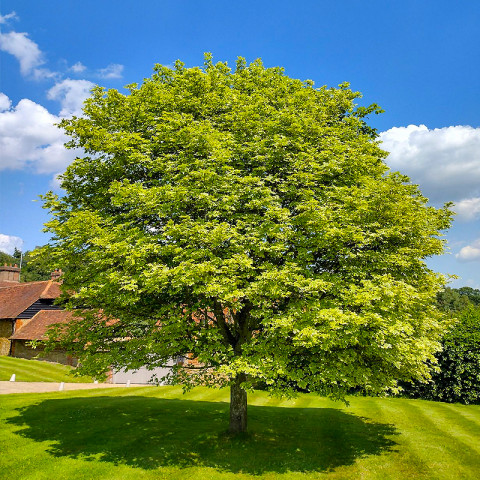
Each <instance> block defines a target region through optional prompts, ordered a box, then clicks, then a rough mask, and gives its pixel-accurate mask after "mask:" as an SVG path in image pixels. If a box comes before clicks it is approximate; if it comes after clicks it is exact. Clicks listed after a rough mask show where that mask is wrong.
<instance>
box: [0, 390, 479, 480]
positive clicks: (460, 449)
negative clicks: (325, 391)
mask: <svg viewBox="0 0 480 480" xmlns="http://www.w3.org/2000/svg"><path fill="white" fill-rule="evenodd" d="M227 400H228V391H225V390H220V391H218V390H208V389H204V388H197V389H194V390H193V391H192V392H190V393H188V394H186V395H182V393H181V390H180V388H178V387H145V388H122V389H113V390H106V389H99V390H89V391H70V392H54V393H53V392H52V393H44V394H21V395H20V394H16V395H3V396H2V397H1V398H0V445H2V454H1V456H0V476H1V478H2V479H4V480H9V479H15V480H18V479H22V480H34V479H35V480H37V479H51V478H65V479H69V480H76V479H84V480H90V479H93V478H95V479H115V480H117V479H118V480H123V479H125V480H126V479H133V480H140V479H169V480H170V479H172V480H175V479H195V480H207V479H208V480H210V479H212V480H216V479H247V478H249V479H259V480H260V479H271V480H273V479H302V480H306V479H313V478H317V479H318V478H321V479H323V478H327V479H355V480H357V479H378V480H385V479H394V480H399V479H429V480H430V479H477V478H480V406H475V405H473V406H472V405H468V406H465V405H447V404H443V403H435V402H428V401H422V400H408V399H400V398H387V399H380V398H369V397H352V398H350V406H348V407H346V406H345V405H343V404H341V403H334V402H331V401H329V400H326V399H324V398H319V397H315V396H313V395H301V396H300V397H299V398H297V399H294V400H283V401H281V400H275V399H272V398H269V397H268V396H267V395H265V393H264V392H257V393H255V394H251V395H250V396H249V434H248V435H247V436H245V437H244V438H232V437H230V436H229V435H227V434H226V433H225V431H226V429H227V422H228V403H227Z"/></svg>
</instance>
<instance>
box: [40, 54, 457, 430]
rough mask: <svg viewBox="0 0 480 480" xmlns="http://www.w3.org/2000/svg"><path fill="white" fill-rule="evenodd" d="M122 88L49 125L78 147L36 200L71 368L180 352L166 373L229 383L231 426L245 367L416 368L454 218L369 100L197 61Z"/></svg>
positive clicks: (296, 381) (288, 373) (249, 376)
mask: <svg viewBox="0 0 480 480" xmlns="http://www.w3.org/2000/svg"><path fill="white" fill-rule="evenodd" d="M127 88H128V94H126V95H123V94H121V93H119V92H118V91H117V90H108V91H107V90H105V89H103V88H100V87H95V88H94V89H93V90H92V94H91V97H90V98H89V99H87V101H86V102H85V105H84V116H83V117H82V118H76V117H74V118H72V119H70V120H68V119H66V120H63V121H62V122H61V124H60V125H61V127H63V129H64V130H65V132H66V133H67V134H68V135H70V137H71V141H70V142H69V143H68V144H67V145H68V147H70V148H81V149H83V150H84V152H85V155H84V156H83V157H82V158H77V159H76V160H75V161H74V162H73V163H72V164H71V165H70V166H69V167H68V169H67V170H66V172H65V174H64V175H63V176H62V179H61V181H62V187H63V189H64V190H65V194H64V195H63V197H61V198H58V197H57V196H55V195H53V194H52V193H49V194H47V195H46V196H45V197H44V198H45V205H46V208H48V209H50V211H51V213H52V215H53V219H52V220H51V221H50V222H49V223H48V224H47V228H48V230H49V231H51V232H52V233H53V240H52V242H51V244H50V246H49V247H48V248H49V250H50V252H51V253H50V254H51V255H52V258H54V260H55V262H56V265H55V266H62V268H65V267H66V268H68V273H66V274H65V276H64V291H65V292H75V294H74V295H72V296H70V299H69V306H70V308H77V311H78V308H79V307H83V308H85V307H88V308H89V310H84V311H83V318H81V319H78V320H77V321H75V322H72V323H71V324H70V326H69V328H68V330H67V331H64V332H63V333H62V332H60V331H57V332H56V334H54V335H53V336H52V339H53V340H55V341H60V340H62V341H63V344H64V345H65V346H67V347H68V348H69V350H70V351H71V353H72V354H76V355H78V356H80V357H81V364H82V369H83V371H84V372H88V373H90V374H93V375H98V373H99V372H101V371H104V370H105V369H106V368H107V367H108V366H113V368H121V367H127V368H138V367H140V366H142V365H145V364H147V365H149V366H152V367H154V366H159V365H163V364H165V362H167V360H168V359H169V358H172V357H177V356H185V355H190V356H191V357H193V358H196V359H197V360H198V363H196V364H195V365H193V364H192V365H190V366H189V367H190V368H196V371H195V374H188V373H187V369H186V368H180V367H177V368H175V369H174V372H173V376H172V379H171V381H172V382H180V383H184V384H186V385H187V386H190V385H193V384H198V383H204V384H216V385H230V388H231V407H230V430H231V431H232V432H239V431H244V430H245V429H246V425H247V393H246V392H247V391H248V390H249V389H250V388H252V385H253V384H254V383H255V382H257V381H263V382H265V383H266V384H267V385H268V386H269V389H270V391H271V392H272V393H274V394H275V393H278V394H286V395H290V394H292V395H293V394H294V393H295V390H296V389H295V386H298V387H300V388H305V387H306V386H308V388H309V390H310V391H313V392H318V393H320V394H324V395H329V396H330V397H332V398H343V396H344V394H345V392H346V391H348V390H349V389H350V388H352V387H361V388H363V389H365V390H367V391H369V392H372V393H378V392H383V391H385V389H394V388H395V385H396V382H397V381H398V380H405V379H412V378H424V377H425V376H428V368H427V366H426V361H427V360H433V358H434V353H435V351H436V350H437V349H438V348H439V343H438V338H439V336H440V334H441V333H442V331H443V330H444V328H445V325H444V320H443V317H442V315H441V314H440V313H439V312H438V311H437V310H436V309H435V307H434V300H435V295H436V293H437V291H438V290H439V289H440V288H441V286H442V285H443V283H444V279H443V278H442V277H441V276H440V275H437V274H435V273H433V272H432V271H431V270H429V269H428V268H427V267H426V265H425V262H424V259H425V257H428V256H431V255H435V254H440V253H442V251H443V240H442V239H441V238H440V232H441V231H442V230H444V229H446V228H447V227H448V226H449V223H450V217H451V212H450V211H449V209H448V206H445V207H444V208H441V209H435V208H433V207H430V206H428V205H427V199H426V198H424V197H423V196H422V195H421V193H420V192H419V190H418V188H417V186H415V185H412V184H410V183H409V180H408V178H407V177H405V176H402V175H400V174H398V173H391V172H389V171H388V168H387V167H386V165H385V163H384V161H383V159H384V158H385V157H386V155H387V153H386V152H384V151H382V150H381V149H380V146H379V142H378V141H377V139H376V138H377V135H376V132H375V130H374V129H373V128H371V127H369V126H368V125H367V123H366V118H367V116H368V115H369V114H372V113H379V112H380V109H379V107H377V106H376V105H371V106H370V107H357V106H356V105H355V101H356V99H357V98H359V97H360V94H359V93H358V92H353V91H352V90H350V89H349V86H348V84H342V85H340V86H339V88H327V87H321V88H315V87H314V84H313V82H312V81H300V80H296V79H292V78H289V77H288V76H286V75H285V74H284V71H283V69H281V68H265V67H264V66H263V65H262V63H261V61H260V60H257V61H255V62H253V63H252V64H250V65H248V66H247V65H246V63H245V61H244V60H243V59H241V58H240V59H239V60H238V62H237V66H236V70H235V71H231V70H230V69H229V67H228V66H227V65H226V64H225V63H217V64H215V65H214V64H213V63H212V61H211V57H210V56H209V55H207V56H206V60H205V66H204V69H201V68H186V67H185V66H184V64H183V63H181V62H180V61H177V62H176V64H175V67H174V68H168V67H165V66H162V65H156V66H155V68H154V74H153V76H152V77H151V78H149V79H146V80H145V81H144V82H143V84H141V85H140V86H139V85H137V84H133V85H129V86H128V87H127ZM67 296H68V295H67Z"/></svg>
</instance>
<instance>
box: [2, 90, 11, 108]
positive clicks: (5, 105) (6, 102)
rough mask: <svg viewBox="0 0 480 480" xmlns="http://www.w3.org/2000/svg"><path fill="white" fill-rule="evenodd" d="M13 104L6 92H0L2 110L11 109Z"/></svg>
mask: <svg viewBox="0 0 480 480" xmlns="http://www.w3.org/2000/svg"><path fill="white" fill-rule="evenodd" d="M11 106H12V102H11V101H10V99H9V98H8V97H7V96H6V95H5V94H4V93H2V92H0V112H4V111H5V110H9V109H10V107H11Z"/></svg>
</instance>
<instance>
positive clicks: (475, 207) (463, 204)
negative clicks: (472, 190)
mask: <svg viewBox="0 0 480 480" xmlns="http://www.w3.org/2000/svg"><path fill="white" fill-rule="evenodd" d="M453 209H454V210H455V212H457V216H456V218H457V219H459V220H463V221H465V222H468V221H472V220H476V219H477V218H479V217H480V197H473V198H466V199H464V200H461V201H460V202H457V203H456V204H455V206H454V207H453Z"/></svg>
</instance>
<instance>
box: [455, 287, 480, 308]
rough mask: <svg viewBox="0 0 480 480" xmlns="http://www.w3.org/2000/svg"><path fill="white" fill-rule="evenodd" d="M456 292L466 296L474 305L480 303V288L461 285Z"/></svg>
mask: <svg viewBox="0 0 480 480" xmlns="http://www.w3.org/2000/svg"><path fill="white" fill-rule="evenodd" d="M458 293H459V294H460V295H464V296H466V297H468V299H469V300H470V302H472V303H473V304H474V305H480V290H478V289H476V288H472V287H461V288H459V289H458Z"/></svg>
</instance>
